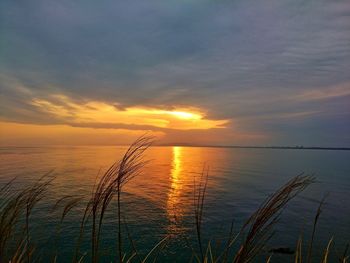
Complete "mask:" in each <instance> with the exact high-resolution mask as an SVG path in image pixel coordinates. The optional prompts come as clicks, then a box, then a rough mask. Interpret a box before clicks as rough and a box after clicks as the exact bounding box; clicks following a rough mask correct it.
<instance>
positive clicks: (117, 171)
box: [0, 136, 349, 263]
mask: <svg viewBox="0 0 350 263" xmlns="http://www.w3.org/2000/svg"><path fill="white" fill-rule="evenodd" d="M151 144H152V138H150V137H146V136H142V137H141V138H139V139H138V140H137V141H135V142H134V143H133V144H132V145H131V146H130V147H129V149H128V150H127V151H126V153H125V155H124V156H123V158H122V159H121V160H120V161H118V162H115V163H114V164H113V165H112V166H111V167H110V168H109V169H108V170H107V171H106V172H105V173H104V174H103V175H102V176H101V177H99V178H98V180H97V181H96V183H95V186H94V188H93V191H92V193H91V196H90V197H89V199H88V202H87V204H86V205H85V208H84V211H83V213H82V218H81V221H80V230H79V233H78V236H77V237H76V240H75V246H73V247H72V248H71V250H72V252H73V254H74V255H73V258H72V262H73V263H77V262H94V263H97V262H100V254H101V244H100V243H101V235H102V228H103V226H104V219H105V216H106V212H107V211H110V210H111V206H110V205H111V203H112V202H115V205H116V209H117V211H115V212H116V220H115V224H116V226H117V230H118V231H117V233H116V236H115V240H116V244H117V246H116V247H115V251H116V253H115V255H116V256H115V260H114V262H141V263H144V262H150V261H152V262H161V260H160V258H159V255H160V253H161V252H162V251H164V250H166V244H167V241H168V240H169V237H168V236H164V237H163V238H162V239H160V240H159V242H158V243H157V244H155V245H154V247H153V248H151V249H150V250H149V252H148V253H146V254H145V255H141V254H140V253H139V252H138V250H137V249H136V244H135V242H134V240H133V238H132V237H131V234H130V232H129V229H128V227H127V224H126V222H125V220H124V223H123V222H122V218H123V216H122V214H123V210H122V206H121V197H122V193H123V187H124V186H125V184H126V183H128V182H129V181H130V180H132V179H133V178H135V177H136V176H138V175H139V174H140V173H141V172H142V168H144V166H145V165H146V164H147V163H148V161H147V160H144V158H143V156H144V152H145V151H146V150H147V149H148V148H149V147H150V146H151ZM208 176H209V171H208V169H204V170H203V173H202V175H201V177H200V180H199V182H196V181H194V191H193V205H194V207H193V209H194V229H193V230H194V234H195V237H196V238H195V240H196V241H191V240H193V239H191V238H190V237H185V241H186V242H187V246H188V247H189V251H190V252H189V253H192V255H191V259H190V262H198V263H207V262H208V263H209V262H210V263H218V262H222V263H226V262H232V263H247V262H253V261H254V260H256V259H257V256H259V255H262V254H263V253H265V252H266V245H267V244H268V241H269V240H270V238H271V237H272V235H273V233H274V232H273V229H274V226H275V225H276V224H277V222H278V220H279V218H280V215H281V213H282V211H283V209H284V208H285V207H286V205H287V204H288V203H289V201H290V200H292V199H293V198H294V197H295V196H297V195H298V194H299V193H300V192H302V191H303V190H304V189H306V188H307V187H308V186H309V185H310V184H312V183H313V182H314V177H312V176H307V175H299V176H296V177H295V178H292V179H291V180H290V181H289V182H287V183H286V184H285V185H283V186H282V187H281V188H280V189H278V190H277V191H276V192H275V193H274V194H272V195H271V196H269V197H268V198H267V199H266V200H265V201H264V202H263V203H262V204H261V205H260V207H259V208H258V209H257V210H256V211H255V212H254V213H253V214H252V215H251V216H250V217H249V218H248V219H247V221H246V222H245V223H244V224H243V226H242V227H241V228H240V229H239V230H238V231H237V233H234V227H233V224H232V225H231V228H230V231H229V233H228V237H227V240H226V241H225V242H223V243H222V242H221V240H219V241H216V242H213V240H210V241H209V242H207V243H206V244H205V243H204V241H203V238H202V237H203V227H202V222H203V211H204V208H205V195H206V190H207V183H208ZM53 180H54V176H52V173H48V174H46V175H45V176H43V177H42V178H40V179H39V180H38V181H37V182H36V183H35V184H33V185H31V186H28V187H26V188H24V189H20V190H17V191H15V190H13V189H12V184H13V182H14V180H11V181H10V182H9V183H7V184H5V185H4V186H3V187H1V188H0V263H4V262H12V263H21V262H28V263H29V262H58V255H59V252H60V245H59V244H60V242H59V240H60V239H61V236H62V235H63V236H64V235H65V234H66V233H65V231H62V225H63V223H64V220H65V218H66V217H67V215H68V214H69V212H70V211H71V210H72V209H74V208H75V207H76V206H78V205H79V204H81V203H82V201H83V200H84V198H83V197H81V196H63V197H62V198H60V199H58V200H57V201H56V203H55V204H54V205H53V207H52V211H51V212H52V213H56V214H57V217H58V223H57V225H56V228H55V235H54V244H55V248H54V249H51V251H49V253H46V255H50V254H51V256H47V257H49V258H47V257H46V258H40V257H38V256H37V255H36V254H37V253H36V251H37V250H36V249H37V247H36V243H37V242H36V240H34V239H33V237H32V235H31V215H32V213H33V209H34V207H36V206H37V205H38V204H39V203H40V202H45V197H46V194H47V192H48V190H49V188H50V185H51V183H52V181H53ZM323 203H324V200H322V201H321V203H320V206H319V207H318V210H317V212H316V216H315V220H314V224H313V229H312V236H311V240H310V242H309V244H308V249H307V252H306V253H305V252H304V251H303V245H302V244H303V238H302V237H300V238H299V240H298V242H297V245H296V248H295V253H294V260H292V261H294V262H295V263H302V262H307V263H310V262H315V261H314V260H313V256H314V254H313V242H314V238H315V233H316V226H317V222H318V219H319V216H320V215H321V212H322V207H323ZM122 225H125V231H124V232H123V231H122V230H123V228H122ZM85 235H87V236H88V237H89V238H88V240H89V244H90V249H89V250H88V252H87V253H82V252H81V246H82V242H83V240H84V236H85ZM125 240H129V242H130V248H129V250H125V248H124V245H123V242H125ZM214 243H215V244H214ZM213 244H214V245H213ZM332 245H333V238H332V239H330V240H329V242H328V244H327V246H326V247H325V249H324V251H322V252H321V253H322V259H321V263H327V262H330V261H329V253H330V251H331V249H332ZM48 249H49V248H48ZM281 251H283V250H281ZM287 252H288V253H293V252H290V250H287V251H286V253H287ZM273 259H274V258H273V253H272V252H271V254H270V255H269V256H268V257H267V258H266V262H273ZM348 259H349V255H348V247H346V248H345V250H344V252H343V253H341V255H340V256H339V258H338V260H339V262H341V263H345V262H348ZM292 261H291V262H292Z"/></svg>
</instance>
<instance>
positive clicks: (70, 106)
mask: <svg viewBox="0 0 350 263" xmlns="http://www.w3.org/2000/svg"><path fill="white" fill-rule="evenodd" d="M31 105H33V106H35V107H36V108H38V109H39V110H40V111H42V112H45V113H47V114H49V115H51V116H52V117H54V118H56V119H58V120H59V121H60V122H63V123H67V124H69V125H73V126H81V125H82V126H84V127H95V128H96V127H99V128H105V127H106V126H108V128H111V127H112V126H113V127H114V128H121V127H122V128H128V127H126V126H128V125H129V126H133V128H135V126H147V127H148V128H151V127H153V128H158V129H177V130H192V129H212V128H223V127H224V125H225V124H226V123H227V120H211V119H207V118H205V114H204V113H203V112H202V111H201V110H199V109H197V108H188V109H186V108H178V109H176V108H175V109H174V110H163V109H158V108H149V107H148V108H146V107H128V108H124V109H120V108H118V107H117V106H114V105H111V104H107V103H105V102H100V101H88V102H75V101H73V100H71V99H70V98H68V97H66V96H62V95H53V96H51V97H50V99H33V100H32V101H31ZM119 126H120V127H119ZM147 127H144V128H145V129H147Z"/></svg>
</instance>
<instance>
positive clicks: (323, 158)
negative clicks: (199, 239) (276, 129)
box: [0, 146, 350, 262]
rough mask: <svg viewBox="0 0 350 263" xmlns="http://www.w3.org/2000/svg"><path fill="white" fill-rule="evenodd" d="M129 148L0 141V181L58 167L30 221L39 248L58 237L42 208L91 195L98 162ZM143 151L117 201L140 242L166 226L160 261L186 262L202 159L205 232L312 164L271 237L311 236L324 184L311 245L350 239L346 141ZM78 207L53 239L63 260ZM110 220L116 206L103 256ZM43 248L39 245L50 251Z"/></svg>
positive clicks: (277, 240)
mask: <svg viewBox="0 0 350 263" xmlns="http://www.w3.org/2000/svg"><path fill="white" fill-rule="evenodd" d="M125 149H126V148H124V147H100V146H99V147H46V148H0V153H1V159H0V185H1V184H4V183H6V182H7V181H9V180H10V179H12V178H14V177H17V180H16V183H15V186H14V187H21V186H24V185H27V184H30V183H32V182H34V181H35V180H37V179H38V178H39V177H41V176H42V175H43V174H44V173H46V172H48V171H50V170H54V174H55V175H56V179H55V181H54V183H53V186H52V187H51V188H50V192H49V195H48V197H47V199H46V200H45V202H44V203H42V204H41V208H40V210H38V211H36V213H35V215H34V216H33V227H32V231H33V235H34V236H37V238H38V239H39V240H40V241H41V242H42V243H43V245H42V246H41V247H40V249H41V250H43V248H45V247H46V248H48V247H53V246H54V245H53V241H52V239H53V238H52V236H53V233H54V232H55V222H56V221H55V216H54V215H51V214H50V213H48V212H47V211H48V210H49V207H50V206H53V204H54V203H55V201H56V200H57V199H58V198H60V197H62V196H64V195H88V194H89V193H90V191H91V189H92V186H93V184H94V181H95V178H96V176H97V174H98V172H99V170H100V169H101V171H104V170H106V169H107V168H108V167H109V165H111V164H112V163H113V162H114V161H115V160H118V159H119V158H120V157H121V156H122V154H123V153H124V151H125ZM146 155H147V157H146V158H148V159H152V162H151V163H150V164H149V165H148V166H147V168H146V169H145V170H144V172H143V174H142V175H140V176H139V177H137V178H135V179H134V180H133V181H131V182H130V183H129V184H128V185H127V187H126V188H125V189H124V192H125V193H124V195H123V197H122V198H123V203H124V205H123V211H124V215H125V218H126V220H127V222H128V226H129V230H130V234H131V235H132V236H133V238H134V239H135V243H136V246H137V247H138V249H139V250H140V251H141V252H145V251H147V249H149V247H151V246H152V245H154V244H155V243H157V241H159V240H160V239H161V238H162V237H163V236H164V235H166V234H168V235H170V236H171V239H170V241H169V244H168V248H167V249H166V251H165V252H164V253H163V254H162V262H182V261H184V260H185V259H186V258H187V256H188V255H189V254H190V252H189V251H188V250H186V246H185V244H184V242H183V236H191V234H192V233H193V229H192V227H193V183H194V178H195V177H196V178H197V180H198V178H199V174H200V173H201V172H202V169H203V167H204V165H207V166H209V167H210V177H209V183H208V193H207V196H206V203H205V212H204V217H205V220H204V226H203V228H204V232H205V233H206V234H205V238H209V237H210V238H215V237H221V238H222V237H225V236H226V235H227V233H228V232H229V228H230V224H231V221H232V220H234V225H235V226H236V230H237V229H238V227H239V226H240V225H241V223H242V222H244V220H245V219H247V217H248V216H249V215H250V214H251V213H252V212H254V210H255V209H256V208H257V207H258V206H259V204H260V203H261V202H262V201H263V200H264V199H265V198H266V197H267V195H268V194H270V193H272V192H273V191H274V190H276V189H277V188H278V187H279V186H281V185H282V184H283V183H285V182H286V181H288V180H289V179H290V178H291V177H293V176H295V175H298V174H300V173H302V172H305V173H310V174H314V175H315V176H316V177H317V179H318V182H317V183H315V184H314V185H312V186H310V187H309V188H308V189H307V190H306V191H305V192H303V193H302V194H301V195H300V196H299V197H297V198H296V199H295V200H293V201H292V202H291V203H290V204H289V206H288V207H287V209H286V210H285V211H284V212H283V215H282V218H281V221H280V222H279V223H278V225H277V227H276V234H275V236H274V238H273V239H272V240H271V242H270V247H291V248H294V247H295V244H296V242H297V239H298V237H299V235H300V234H301V233H303V234H304V236H305V238H307V237H308V236H309V234H310V232H311V225H312V221H313V217H314V215H315V212H316V209H317V206H318V201H319V200H321V199H322V197H323V196H324V195H325V194H329V196H328V198H327V202H326V205H325V208H324V213H323V214H322V216H321V218H320V221H319V228H318V231H317V242H316V245H315V248H316V249H315V252H319V251H320V250H321V249H323V248H324V247H325V246H326V244H327V242H328V240H329V239H330V238H331V237H332V236H333V237H334V240H335V245H336V247H337V248H339V250H341V249H343V248H344V246H345V244H346V243H347V242H349V240H350V152H348V151H312V150H276V149H275V150H272V149H228V148H191V147H153V148H151V149H149V150H148V152H147V154H146ZM45 208H47V209H45ZM44 211H45V212H44ZM81 216H82V208H81V207H77V208H75V209H73V210H72V211H71V213H70V214H69V215H68V217H67V219H66V221H65V224H64V226H63V230H62V232H63V233H64V235H62V237H61V238H60V239H59V240H57V241H56V242H58V243H59V245H60V247H61V249H60V251H61V252H60V253H61V254H60V258H59V259H60V262H70V260H69V256H70V255H71V254H70V253H71V247H72V246H73V245H74V238H75V237H76V234H77V231H78V229H79V220H80V219H81ZM113 220H115V216H114V214H111V215H109V216H108V217H107V218H106V224H105V228H104V239H103V240H102V243H103V245H102V246H103V249H104V250H103V251H102V254H103V258H104V259H106V261H107V260H108V259H110V255H111V254H113V253H114V251H115V243H114V240H115V235H116V229H115V224H111V221H113ZM48 240H49V241H48ZM125 246H127V244H126V245H125ZM40 249H38V251H41V250H40ZM85 249H86V247H85ZM83 250H84V249H83ZM43 251H44V250H43ZM43 251H41V252H40V253H44V255H46V254H45V253H46V252H43ZM273 259H275V261H273V262H288V261H289V260H290V259H291V258H290V256H275V257H274V258H273ZM286 260H288V261H286Z"/></svg>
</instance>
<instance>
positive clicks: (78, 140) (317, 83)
mask: <svg viewBox="0 0 350 263" xmlns="http://www.w3.org/2000/svg"><path fill="white" fill-rule="evenodd" d="M145 133H147V134H151V135H154V136H155V137H156V138H157V143H158V144H168V145H180V144H189V145H292V146H294V145H304V146H325V147H337V146H344V147H350V2H349V1H348V0H339V1H338V0H337V1H336V0H307V1H305V0H303V1H301V0H268V1H253V0H218V1H214V0H211V1H205V0H186V1H185V0H159V1H158V0H149V1H145V0H128V1H124V0H123V1H122V0H101V1H92V0H77V1H71V0H70V1H68V0H67V1H63V0H55V1H53V0H31V1H20V0H2V1H1V2H0V145H2V146H8V145H19V146H22V145H23V146H27V145H31V146H32V145H50V144H60V145H61V144H63V145H65V144H67V145H71V144H73V145H75V144H78V145H85V144H97V145H107V144H108V145H111V144H128V143H130V142H132V141H133V140H134V139H135V138H137V137H138V136H140V135H142V134H145Z"/></svg>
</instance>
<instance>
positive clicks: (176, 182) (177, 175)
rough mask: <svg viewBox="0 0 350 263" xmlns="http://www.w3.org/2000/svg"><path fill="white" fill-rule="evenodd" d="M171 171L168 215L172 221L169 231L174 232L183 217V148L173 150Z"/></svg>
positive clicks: (167, 206)
mask: <svg viewBox="0 0 350 263" xmlns="http://www.w3.org/2000/svg"><path fill="white" fill-rule="evenodd" d="M171 167H172V168H171V171H170V191H169V194H168V200H167V205H166V209H167V215H168V219H169V221H170V225H169V230H170V231H172V232H174V230H175V231H176V230H177V228H178V227H177V221H178V219H179V218H181V216H182V214H183V213H182V211H181V200H180V195H181V191H182V187H183V184H182V176H183V163H182V148H181V147H177V146H176V147H173V148H172V164H171Z"/></svg>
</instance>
